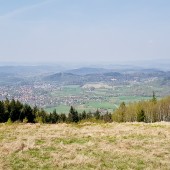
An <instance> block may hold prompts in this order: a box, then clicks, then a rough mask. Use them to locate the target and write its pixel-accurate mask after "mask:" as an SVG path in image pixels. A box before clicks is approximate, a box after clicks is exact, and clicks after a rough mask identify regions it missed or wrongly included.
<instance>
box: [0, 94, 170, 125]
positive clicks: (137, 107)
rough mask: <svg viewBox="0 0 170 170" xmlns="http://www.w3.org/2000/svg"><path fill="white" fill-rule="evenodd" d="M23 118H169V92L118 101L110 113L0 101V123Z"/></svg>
mask: <svg viewBox="0 0 170 170" xmlns="http://www.w3.org/2000/svg"><path fill="white" fill-rule="evenodd" d="M8 121H10V122H16V121H18V122H25V123H27V122H28V123H63V122H65V123H72V122H74V123H78V122H81V121H93V122H94V121H101V122H112V121H115V122H146V123H152V122H160V121H170V96H169V97H166V98H163V99H161V100H157V99H156V97H155V94H154V93H153V97H152V99H151V100H148V101H139V102H134V103H129V104H128V105H126V104H125V103H124V102H122V103H121V104H120V106H119V108H118V109H117V110H115V111H114V112H113V113H112V114H111V113H108V112H107V113H106V114H102V113H100V111H99V110H96V111H95V112H93V113H91V112H86V111H83V112H82V113H78V111H77V110H76V109H75V108H74V107H72V106H71V107H70V111H69V113H68V114H64V113H61V114H58V113H57V112H56V110H54V111H53V112H52V113H47V112H46V111H45V110H44V109H41V108H38V107H37V106H34V107H31V106H30V105H28V104H23V103H21V102H20V101H18V100H14V99H12V100H8V99H6V100H4V101H0V123H3V122H8Z"/></svg>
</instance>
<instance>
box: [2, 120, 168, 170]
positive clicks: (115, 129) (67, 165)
mask: <svg viewBox="0 0 170 170" xmlns="http://www.w3.org/2000/svg"><path fill="white" fill-rule="evenodd" d="M169 141H170V124H169V123H154V124H143V123H122V124H118V123H111V124H92V123H86V124H77V125H71V124H70V125H67V124H56V125H48V124H44V125H40V124H12V125H6V124H0V169H27V170H28V169H31V170H32V169H59V170H60V169H69V170H71V169H170V162H169V160H170V143H169Z"/></svg>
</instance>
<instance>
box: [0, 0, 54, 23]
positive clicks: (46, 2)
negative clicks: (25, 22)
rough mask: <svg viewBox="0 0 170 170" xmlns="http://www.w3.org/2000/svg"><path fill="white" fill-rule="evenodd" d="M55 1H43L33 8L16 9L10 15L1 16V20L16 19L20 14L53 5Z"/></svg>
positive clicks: (32, 6)
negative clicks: (49, 4)
mask: <svg viewBox="0 0 170 170" xmlns="http://www.w3.org/2000/svg"><path fill="white" fill-rule="evenodd" d="M53 1H55V0H46V1H43V2H41V3H38V4H33V5H31V6H26V7H22V8H18V9H15V10H13V11H11V12H8V13H6V14H4V15H1V16H0V20H5V19H10V18H12V17H15V16H17V15H20V14H22V13H24V12H27V11H30V10H32V9H35V8H38V7H40V6H44V5H46V4H48V3H51V2H53Z"/></svg>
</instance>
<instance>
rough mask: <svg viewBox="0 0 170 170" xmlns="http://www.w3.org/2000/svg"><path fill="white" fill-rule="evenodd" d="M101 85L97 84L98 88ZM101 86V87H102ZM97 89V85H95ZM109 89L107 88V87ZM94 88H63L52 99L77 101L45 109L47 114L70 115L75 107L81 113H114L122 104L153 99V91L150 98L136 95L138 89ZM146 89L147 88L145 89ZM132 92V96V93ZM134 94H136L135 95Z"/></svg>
mask: <svg viewBox="0 0 170 170" xmlns="http://www.w3.org/2000/svg"><path fill="white" fill-rule="evenodd" d="M99 85H100V84H96V86H97V87H98V86H99ZM100 86H101V85H100ZM94 87H95V85H94ZM106 87H107V86H106ZM106 87H102V86H101V87H100V88H93V90H90V89H86V88H83V87H80V86H78V85H70V86H63V87H61V88H60V89H59V90H56V91H55V92H52V93H51V94H50V95H51V96H52V98H55V97H60V98H61V100H63V102H65V101H68V102H70V100H71V99H70V98H71V97H73V98H75V99H76V101H75V102H72V103H71V104H70V105H66V104H60V105H57V106H53V107H48V108H45V110H46V111H47V112H52V111H53V110H54V109H56V111H57V112H58V113H68V112H69V109H70V106H71V105H72V106H74V107H75V108H76V109H77V110H78V111H79V112H82V111H83V110H85V111H87V112H88V111H96V110H97V109H104V110H106V109H107V110H108V111H109V112H113V111H114V110H115V109H116V108H118V107H119V105H120V103H121V102H125V103H130V102H135V101H139V100H149V99H150V98H151V97H152V90H150V94H149V95H148V96H144V95H142V94H140V95H135V93H134V92H135V91H138V90H139V89H138V87H136V86H135V88H132V87H126V86H125V87H122V86H120V87H113V88H110V87H109V88H106ZM143 88H144V89H145V87H143ZM130 91H131V92H132V94H131V93H130ZM133 93H134V94H133Z"/></svg>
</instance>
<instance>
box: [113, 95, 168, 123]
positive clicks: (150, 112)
mask: <svg viewBox="0 0 170 170" xmlns="http://www.w3.org/2000/svg"><path fill="white" fill-rule="evenodd" d="M112 119H113V121H116V122H146V123H152V122H160V121H170V96H169V97H165V98H163V99H161V100H157V99H156V97H155V94H154V93H153V97H152V99H151V100H148V101H139V102H134V103H129V104H128V105H126V104H125V103H124V102H122V103H121V104H120V106H119V108H118V109H117V110H116V111H115V112H114V113H113V114H112Z"/></svg>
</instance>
